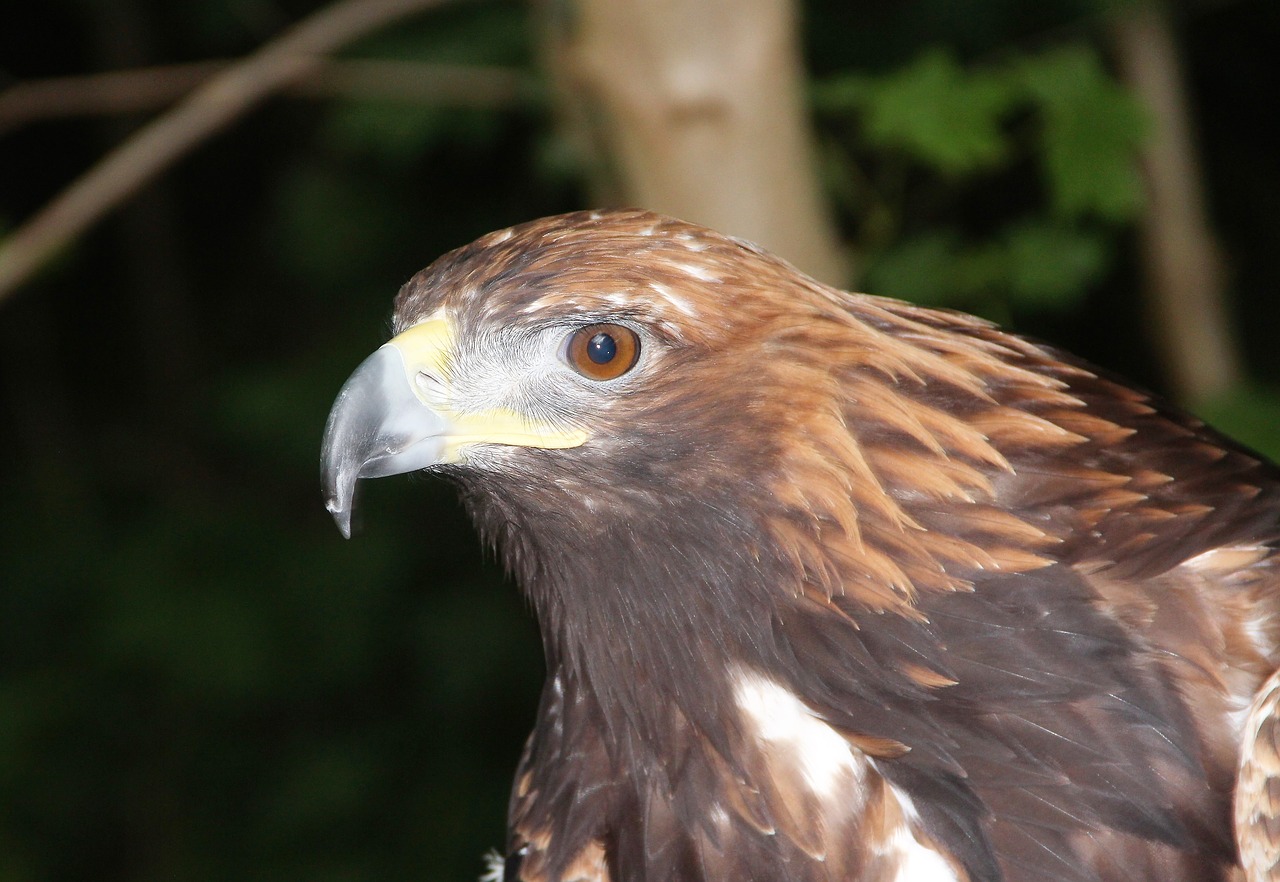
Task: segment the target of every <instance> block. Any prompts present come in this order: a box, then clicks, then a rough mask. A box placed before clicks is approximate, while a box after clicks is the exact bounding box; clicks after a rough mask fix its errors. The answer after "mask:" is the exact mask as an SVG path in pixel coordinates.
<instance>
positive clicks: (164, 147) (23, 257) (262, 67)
mask: <svg viewBox="0 0 1280 882" xmlns="http://www.w3.org/2000/svg"><path fill="white" fill-rule="evenodd" d="M451 2H456V0H339V2H337V3H334V4H333V5H332V6H328V7H325V8H324V9H322V10H320V11H319V12H316V13H315V14H314V15H312V16H310V17H309V18H306V19H304V20H303V21H302V22H300V23H299V24H297V25H295V26H294V27H293V28H291V29H290V30H288V31H286V32H285V33H284V34H283V35H282V36H281V37H279V38H278V39H276V40H273V41H272V42H270V43H268V44H266V45H265V46H263V47H262V48H260V49H259V50H258V51H257V52H255V53H253V54H252V55H250V56H248V57H247V58H245V59H244V60H243V61H241V62H238V63H236V64H234V65H233V66H232V67H230V68H228V69H226V70H224V71H223V72H222V73H219V74H216V75H215V76H214V77H213V78H212V79H210V80H209V81H208V82H206V83H205V84H204V85H203V86H201V87H199V88H198V89H197V90H196V91H195V92H194V93H193V94H192V95H191V96H190V97H189V98H187V99H186V100H185V101H183V102H182V103H181V104H179V105H178V106H177V107H175V108H174V109H173V110H171V111H169V112H168V113H166V114H165V115H164V116H162V117H160V118H159V119H157V120H155V121H154V122H152V123H150V124H149V125H147V126H146V127H144V128H143V129H141V130H140V131H139V132H138V133H137V134H136V135H134V136H133V137H131V138H130V139H129V140H128V141H126V142H125V143H124V144H122V145H120V146H119V147H117V148H116V149H115V150H113V151H112V152H111V153H109V154H107V156H105V157H104V158H103V159H102V160H100V161H99V162H98V163H97V164H96V165H95V166H94V167H93V168H91V169H90V170H89V171H87V172H86V173H85V174H84V175H82V176H81V177H80V178H79V179H78V180H76V181H75V182H74V183H72V184H71V185H70V186H69V187H67V189H66V190H64V191H63V192H62V193H61V194H59V195H58V196H57V197H55V198H54V199H53V200H52V201H51V202H50V203H49V204H47V205H46V206H45V207H44V208H42V209H41V210H40V211H39V212H37V213H36V215H35V217H33V218H31V219H30V220H28V221H27V222H26V223H25V224H23V225H22V226H21V227H19V228H18V230H17V231H16V232H15V233H14V234H13V235H12V236H9V237H7V238H6V239H4V240H3V241H2V242H0V301H2V300H3V299H4V298H5V297H6V296H8V295H9V294H11V293H12V292H13V291H14V289H16V288H17V287H18V286H19V285H21V284H23V283H24V282H25V281H26V280H27V279H29V278H30V277H31V275H32V274H33V273H34V272H35V271H36V270H38V269H39V268H40V267H41V266H42V265H43V264H44V263H45V261H47V260H48V259H49V258H50V257H51V256H52V255H53V254H55V253H56V252H57V251H58V250H59V249H61V248H63V247H65V246H66V245H67V244H68V243H69V242H71V241H72V240H73V239H74V238H75V237H76V236H78V235H80V234H81V233H82V232H84V230H86V229H87V228H88V227H89V226H90V225H91V224H93V223H94V222H96V221H97V220H99V219H100V218H101V217H102V216H103V215H104V214H105V213H106V212H107V211H109V210H110V209H112V208H114V207H115V206H117V205H119V204H120V203H121V202H122V201H124V200H125V199H126V198H128V196H129V195H130V194H132V193H133V192H134V191H135V190H137V189H138V188H139V187H141V186H142V185H143V184H144V183H145V182H146V181H147V180H149V179H150V178H151V177H153V176H155V175H156V174H158V173H160V172H161V171H163V170H164V169H166V168H168V167H169V166H170V165H171V164H173V162H175V161H176V160H177V159H178V158H179V157H180V156H182V155H183V154H184V153H185V152H187V151H188V150H190V149H191V148H193V147H194V146H195V145H197V144H199V143H200V142H201V141H203V140H205V139H206V138H208V137H209V136H210V135H212V134H213V133H215V132H217V131H218V130H220V129H222V128H223V127H225V126H226V125H228V124H229V123H231V122H232V121H233V120H235V119H236V118H237V117H239V116H241V115H242V114H244V113H245V112H246V111H248V110H249V109H250V108H252V107H253V106H255V105H256V104H257V103H259V102H260V101H262V100H263V99H264V98H266V97H267V96H269V95H271V94H272V93H274V92H276V91H278V90H280V89H281V88H284V87H285V86H288V85H290V84H292V83H294V82H296V81H298V80H299V79H300V78H302V77H304V76H307V75H309V74H311V73H312V72H314V71H315V70H316V69H317V68H318V67H319V65H320V64H321V59H320V57H319V56H321V55H323V54H325V53H328V52H331V51H333V50H334V49H336V48H338V47H340V46H343V45H345V44H347V43H350V42H351V41H353V40H356V39H358V38H359V37H362V36H364V35H365V34H367V33H369V32H370V31H373V30H375V29H377V28H379V27H382V26H383V25H386V24H388V23H390V22H392V21H394V20H396V19H398V18H403V17H405V16H408V15H412V14H414V13H417V12H422V11H425V10H427V9H431V8H434V7H438V6H443V5H445V4H446V3H451Z"/></svg>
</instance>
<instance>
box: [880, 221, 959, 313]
mask: <svg viewBox="0 0 1280 882" xmlns="http://www.w3.org/2000/svg"><path fill="white" fill-rule="evenodd" d="M958 249H959V245H958V240H957V237H956V236H955V234H953V233H949V232H942V231H933V232H929V233H925V234H923V235H920V236H916V237H913V238H911V239H908V240H906V241H905V242H902V243H900V244H899V245H896V246H894V247H893V248H890V249H888V250H886V251H884V252H882V253H881V254H879V255H878V256H877V257H876V258H875V259H874V261H873V262H872V263H871V264H870V265H869V266H868V267H867V271H866V286H865V287H866V289H867V290H868V291H871V292H873V293H875V294H881V295H883V296H885V297H897V298H900V299H902V300H910V301H911V302H912V303H920V304H924V305H926V306H937V305H941V304H945V303H950V302H954V300H955V293H956V292H955V290H954V280H955V276H956V261H957V251H958Z"/></svg>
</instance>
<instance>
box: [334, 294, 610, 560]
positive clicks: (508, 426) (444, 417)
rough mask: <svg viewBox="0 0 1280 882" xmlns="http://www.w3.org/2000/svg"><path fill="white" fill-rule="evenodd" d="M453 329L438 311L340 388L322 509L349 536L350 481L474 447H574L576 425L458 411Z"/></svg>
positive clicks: (457, 455) (578, 437)
mask: <svg viewBox="0 0 1280 882" xmlns="http://www.w3.org/2000/svg"><path fill="white" fill-rule="evenodd" d="M452 350H453V329H452V326H451V324H450V323H449V321H448V319H447V318H445V317H444V316H443V314H441V313H437V314H436V315H433V316H432V317H431V318H429V319H427V320H426V321H423V322H421V323H419V324H417V325H414V326H413V327H412V328H409V329H408V330H407V331H405V332H403V333H402V334H400V335H398V336H397V337H395V338H394V339H392V340H391V341H390V342H388V343H386V344H384V345H383V346H382V347H381V348H379V349H378V350H377V351H376V352H374V353H373V355H370V356H369V357H368V358H366V359H365V360H364V361H363V362H361V363H360V366H359V367H357V368H356V369H355V372H354V373H353V374H352V375H351V376H350V377H349V378H348V379H347V381H346V382H345V383H344V384H343V385H342V389H341V390H340V391H339V392H338V397H337V399H336V400H335V401H334V403H333V409H332V410H331V411H330V412H329V420H328V422H327V423H326V424H325V428H324V444H323V446H322V449H321V453H320V474H321V480H322V482H323V486H324V496H325V508H327V509H328V510H329V513H330V514H332V515H333V519H334V521H335V522H336V523H337V525H338V529H339V530H341V531H342V535H343V536H345V537H347V538H350V537H351V515H352V511H353V509H354V507H355V491H356V482H357V481H359V480H360V479H361V478H380V477H384V476H386V475H400V474H404V473H406V472H414V471H417V470H419V469H426V468H431V467H432V466H436V465H441V464H444V463H452V462H458V461H459V460H460V459H461V458H462V452H463V450H464V449H465V448H466V447H467V446H469V445H473V444H507V445H514V446H521V447H543V448H568V447H577V446H578V445H580V444H582V443H583V442H584V441H585V440H586V439H587V433H586V432H584V431H582V430H580V429H572V428H565V427H563V426H552V425H545V424H540V423H535V422H533V421H531V420H529V419H527V418H526V417H524V416H523V415H521V414H517V413H515V412H514V411H511V410H508V409H505V408H496V409H493V410H485V411H480V412H473V413H460V412H458V411H456V410H455V409H454V408H453V406H452V399H453V395H452V394H451V389H450V387H449V382H448V373H449V372H448V370H447V364H448V360H449V358H450V357H451V353H452Z"/></svg>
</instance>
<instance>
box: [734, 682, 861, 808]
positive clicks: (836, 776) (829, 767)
mask: <svg viewBox="0 0 1280 882" xmlns="http://www.w3.org/2000/svg"><path fill="white" fill-rule="evenodd" d="M734 693H735V698H736V699H737V702H738V707H739V708H740V709H741V710H742V712H743V714H744V715H745V716H746V718H747V720H748V721H749V722H750V723H751V726H752V730H753V731H754V732H755V735H756V737H758V738H759V739H760V740H761V741H764V742H767V744H768V745H769V746H770V747H771V748H773V750H774V751H776V752H778V753H779V754H781V755H783V756H785V757H786V758H787V759H788V760H790V761H791V762H794V763H795V764H796V767H797V768H798V770H799V771H800V772H801V774H802V775H803V776H804V780H805V783H806V784H808V785H809V788H810V790H812V791H813V792H814V793H815V794H816V795H818V796H820V797H822V798H824V799H829V798H830V797H832V796H834V795H836V793H838V792H840V791H841V789H842V788H841V785H842V784H843V785H845V786H846V787H847V786H848V785H849V784H855V785H860V784H861V783H862V780H863V773H864V771H865V768H866V760H865V759H864V758H863V757H862V755H861V753H860V752H858V754H857V755H856V756H855V751H854V748H853V747H852V746H851V745H850V744H849V742H848V741H846V740H845V739H844V738H843V736H841V735H840V734H839V733H838V732H836V731H835V730H834V729H832V728H831V727H830V726H829V725H827V724H826V723H825V722H823V721H822V719H821V718H819V717H818V716H817V715H816V714H814V712H813V711H812V710H810V709H809V708H808V707H807V706H806V705H805V704H804V703H803V702H802V701H800V699H798V698H796V696H795V695H793V694H792V693H791V692H789V691H788V690H787V689H785V688H783V687H782V686H780V685H778V684H777V683H775V682H773V681H772V680H770V679H769V678H767V677H764V676H761V675H759V674H754V673H748V672H744V673H741V674H739V675H738V677H737V683H736V684H735V690H734ZM860 789H861V788H857V789H855V790H854V792H853V793H848V791H847V790H846V791H845V793H846V794H847V795H849V796H854V795H856V794H857V793H858V791H859V790H860Z"/></svg>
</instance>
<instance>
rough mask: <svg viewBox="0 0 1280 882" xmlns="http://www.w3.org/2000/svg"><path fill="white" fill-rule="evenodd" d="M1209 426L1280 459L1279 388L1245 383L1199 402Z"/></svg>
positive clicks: (1200, 413) (1198, 410) (1198, 408)
mask: <svg viewBox="0 0 1280 882" xmlns="http://www.w3.org/2000/svg"><path fill="white" fill-rule="evenodd" d="M1196 411H1197V412H1198V413H1199V415H1200V416H1201V417H1202V418H1203V419H1204V420H1205V422H1207V423H1209V425H1211V426H1213V427H1214V428H1216V429H1218V430H1219V431H1221V432H1223V433H1224V434H1226V435H1228V436H1230V437H1232V438H1234V439H1236V440H1237V441H1239V442H1240V443H1241V444H1244V445H1246V446H1248V447H1251V448H1253V449H1254V450H1256V451H1258V452H1259V453H1262V454H1264V455H1266V456H1268V457H1270V458H1271V459H1273V460H1280V390H1277V389H1274V388H1267V387H1265V386H1257V385H1243V386H1240V387H1239V388H1236V389H1232V390H1231V391H1230V392H1228V393H1226V394H1225V395H1219V396H1217V397H1215V398H1213V399H1211V400H1209V401H1207V402H1204V403H1202V404H1200V405H1199V406H1198V407H1197V408H1196Z"/></svg>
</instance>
